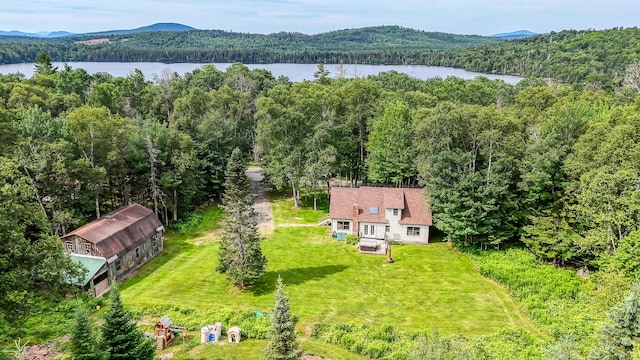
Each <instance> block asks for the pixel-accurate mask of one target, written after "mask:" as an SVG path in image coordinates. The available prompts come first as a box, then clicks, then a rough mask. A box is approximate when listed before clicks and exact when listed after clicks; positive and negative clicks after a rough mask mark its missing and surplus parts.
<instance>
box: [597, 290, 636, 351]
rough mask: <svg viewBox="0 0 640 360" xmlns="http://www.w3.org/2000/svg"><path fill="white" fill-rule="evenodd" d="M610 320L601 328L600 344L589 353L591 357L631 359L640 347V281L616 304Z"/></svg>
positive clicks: (610, 314)
mask: <svg viewBox="0 0 640 360" xmlns="http://www.w3.org/2000/svg"><path fill="white" fill-rule="evenodd" d="M608 317H609V321H608V322H605V323H604V324H603V325H602V327H601V328H600V331H599V332H600V334H599V335H600V336H599V341H600V346H599V347H597V348H595V349H594V350H592V351H591V353H590V354H589V359H599V360H631V359H633V358H634V357H633V354H634V352H637V351H638V349H639V348H640V341H638V339H639V338H640V283H638V284H635V285H634V286H633V288H632V289H631V292H630V293H629V295H628V296H627V297H626V298H625V299H624V300H623V301H622V303H620V304H619V305H617V306H615V307H614V308H613V309H612V310H611V312H610V313H609V315H608Z"/></svg>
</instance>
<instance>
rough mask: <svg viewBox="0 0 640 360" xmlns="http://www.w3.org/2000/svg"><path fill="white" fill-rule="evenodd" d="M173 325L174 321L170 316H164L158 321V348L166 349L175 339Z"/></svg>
mask: <svg viewBox="0 0 640 360" xmlns="http://www.w3.org/2000/svg"><path fill="white" fill-rule="evenodd" d="M171 325H173V321H171V319H169V317H168V316H166V315H165V316H163V317H162V319H160V321H158V322H157V323H156V327H155V335H156V348H157V349H158V350H164V349H166V348H167V346H169V344H170V343H171V341H172V340H173V332H172V331H171Z"/></svg>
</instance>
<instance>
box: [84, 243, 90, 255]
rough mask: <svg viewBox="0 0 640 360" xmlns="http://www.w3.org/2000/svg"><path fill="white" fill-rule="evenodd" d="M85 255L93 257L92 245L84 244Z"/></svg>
mask: <svg viewBox="0 0 640 360" xmlns="http://www.w3.org/2000/svg"><path fill="white" fill-rule="evenodd" d="M84 253H85V254H87V255H91V244H88V243H84Z"/></svg>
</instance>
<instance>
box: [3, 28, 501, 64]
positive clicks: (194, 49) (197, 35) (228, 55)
mask: <svg viewBox="0 0 640 360" xmlns="http://www.w3.org/2000/svg"><path fill="white" fill-rule="evenodd" d="M97 38H98V39H100V42H99V43H97V44H94V45H88V43H90V42H91V40H95V39H97ZM501 41H502V40H501V39H497V38H491V37H484V36H477V35H455V34H446V33H436V32H424V31H418V30H413V29H408V28H402V27H399V26H378V27H369V28H360V29H346V30H337V31H331V32H327V33H321V34H316V35H306V34H301V33H289V32H280V33H274V34H268V35H264V34H247V33H235V32H227V31H221V30H199V31H180V32H155V31H154V32H140V33H133V34H102V35H83V36H68V37H64V38H60V39H34V38H20V37H0V42H2V48H1V49H0V64H8V63H19V62H29V61H34V59H35V57H36V55H37V54H38V53H39V52H42V51H44V52H46V53H47V54H49V55H50V56H51V58H52V59H53V60H54V61H164V62H235V61H240V62H244V63H273V62H295V63H318V62H325V63H338V62H340V60H343V61H344V62H348V61H353V62H360V63H363V62H364V63H404V62H405V60H403V58H405V57H406V56H405V54H406V52H407V51H409V52H415V51H427V50H444V49H454V48H462V47H467V46H474V45H485V44H497V43H499V42H501ZM406 62H409V63H412V62H413V61H412V60H411V58H408V59H406ZM413 63H415V62H413Z"/></svg>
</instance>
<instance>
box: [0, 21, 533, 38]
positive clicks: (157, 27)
mask: <svg viewBox="0 0 640 360" xmlns="http://www.w3.org/2000/svg"><path fill="white" fill-rule="evenodd" d="M192 30H198V29H196V28H194V27H191V26H187V25H183V24H178V23H157V24H153V25H149V26H142V27H139V28H135V29H126V30H106V31H98V32H90V33H82V34H77V33H71V32H68V31H54V32H38V33H26V32H22V31H16V30H12V31H2V30H0V36H23V37H33V38H58V37H63V36H71V35H80V36H81V35H87V36H109V35H123V34H135V33H144V32H154V31H167V32H181V31H192ZM533 35H538V34H536V33H534V32H531V31H528V30H517V31H513V32H508V33H500V34H495V35H491V37H496V38H501V39H504V40H515V39H522V38H526V37H529V36H533Z"/></svg>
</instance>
